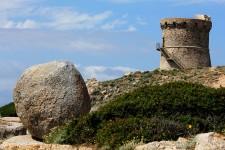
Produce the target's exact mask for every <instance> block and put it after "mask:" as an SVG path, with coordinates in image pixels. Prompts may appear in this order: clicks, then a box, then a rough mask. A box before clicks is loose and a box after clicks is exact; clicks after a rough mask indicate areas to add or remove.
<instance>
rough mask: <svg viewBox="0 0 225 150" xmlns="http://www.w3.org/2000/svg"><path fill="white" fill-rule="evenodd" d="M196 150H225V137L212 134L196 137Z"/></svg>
mask: <svg viewBox="0 0 225 150" xmlns="http://www.w3.org/2000/svg"><path fill="white" fill-rule="evenodd" d="M195 142H196V146H195V150H225V136H224V135H222V134H218V133H214V132H210V133H203V134H198V135H197V136H196V137H195Z"/></svg>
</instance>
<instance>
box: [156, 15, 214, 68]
mask: <svg viewBox="0 0 225 150" xmlns="http://www.w3.org/2000/svg"><path fill="white" fill-rule="evenodd" d="M160 25H161V29H162V34H163V37H162V47H160V46H159V45H158V47H157V50H159V51H160V52H161V59H160V69H163V70H170V69H174V68H177V69H181V70H182V69H187V68H198V67H210V66H211V60H210V54H209V32H210V30H211V28H212V22H211V19H210V17H208V16H206V15H197V16H196V17H195V18H194V19H187V18H166V19H162V20H161V21H160Z"/></svg>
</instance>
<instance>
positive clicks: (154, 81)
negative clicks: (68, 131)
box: [86, 67, 225, 111]
mask: <svg viewBox="0 0 225 150" xmlns="http://www.w3.org/2000/svg"><path fill="white" fill-rule="evenodd" d="M175 81H185V82H192V83H199V84H203V85H205V86H208V87H213V88H220V87H225V67H211V68H202V69H187V70H184V71H178V70H171V71H164V70H154V71H145V72H140V71H137V72H130V73H127V74H126V75H124V76H123V77H121V78H118V79H115V80H110V81H97V80H96V79H89V80H87V82H86V84H87V87H88V89H89V92H90V97H91V100H92V111H96V110H97V109H98V108H99V107H100V106H102V105H104V104H106V103H108V102H109V101H111V100H113V99H115V98H116V97H117V96H119V95H122V94H124V93H128V92H130V91H132V90H134V89H136V88H139V87H142V86H146V85H158V84H159V85H161V84H164V83H168V82H175Z"/></svg>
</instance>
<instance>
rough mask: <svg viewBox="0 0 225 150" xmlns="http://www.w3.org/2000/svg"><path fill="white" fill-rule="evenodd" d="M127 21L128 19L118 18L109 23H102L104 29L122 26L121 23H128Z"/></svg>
mask: <svg viewBox="0 0 225 150" xmlns="http://www.w3.org/2000/svg"><path fill="white" fill-rule="evenodd" d="M126 23H127V21H126V20H122V19H116V20H113V21H111V22H108V23H106V24H104V25H102V29H103V30H113V29H115V28H117V27H120V26H121V25H124V24H126Z"/></svg>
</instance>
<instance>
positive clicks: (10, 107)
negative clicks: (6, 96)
mask: <svg viewBox="0 0 225 150" xmlns="http://www.w3.org/2000/svg"><path fill="white" fill-rule="evenodd" d="M0 116H1V117H16V116H17V114H16V109H15V105H14V103H9V104H7V105H5V106H3V107H0Z"/></svg>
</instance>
